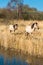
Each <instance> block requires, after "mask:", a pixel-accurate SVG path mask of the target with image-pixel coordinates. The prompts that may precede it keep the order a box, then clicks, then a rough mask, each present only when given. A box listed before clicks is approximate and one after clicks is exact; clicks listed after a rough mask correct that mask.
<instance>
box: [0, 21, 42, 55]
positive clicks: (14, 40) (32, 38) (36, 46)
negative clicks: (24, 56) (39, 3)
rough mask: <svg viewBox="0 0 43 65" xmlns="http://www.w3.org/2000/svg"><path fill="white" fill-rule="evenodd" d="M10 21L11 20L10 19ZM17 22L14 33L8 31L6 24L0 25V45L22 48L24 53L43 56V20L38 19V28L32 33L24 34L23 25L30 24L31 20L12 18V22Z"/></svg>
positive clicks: (6, 47)
mask: <svg viewBox="0 0 43 65" xmlns="http://www.w3.org/2000/svg"><path fill="white" fill-rule="evenodd" d="M11 22H12V21H11ZM11 22H10V23H9V24H15V23H18V25H19V27H18V30H16V31H15V32H14V33H10V32H9V29H8V25H6V24H5V25H4V24H1V25H0V46H2V47H3V46H4V47H5V49H8V48H11V49H17V50H22V51H24V52H25V53H26V52H28V54H30V55H35V56H36V55H38V56H40V55H41V56H43V22H42V21H41V22H40V21H38V24H39V27H40V30H36V31H35V32H33V34H31V35H28V37H27V36H26V35H25V26H26V25H30V24H31V23H32V22H33V21H24V20H22V21H20V20H19V21H17V20H14V21H13V23H11Z"/></svg>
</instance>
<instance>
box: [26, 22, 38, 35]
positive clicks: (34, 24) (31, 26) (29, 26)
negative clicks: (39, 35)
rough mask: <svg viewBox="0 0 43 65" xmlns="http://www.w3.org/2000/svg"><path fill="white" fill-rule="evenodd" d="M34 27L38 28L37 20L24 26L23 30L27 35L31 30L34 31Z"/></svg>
mask: <svg viewBox="0 0 43 65" xmlns="http://www.w3.org/2000/svg"><path fill="white" fill-rule="evenodd" d="M36 29H39V26H38V23H37V22H35V23H33V24H32V25H28V26H26V28H25V31H26V33H27V35H28V34H31V33H32V32H33V31H35V30H36Z"/></svg>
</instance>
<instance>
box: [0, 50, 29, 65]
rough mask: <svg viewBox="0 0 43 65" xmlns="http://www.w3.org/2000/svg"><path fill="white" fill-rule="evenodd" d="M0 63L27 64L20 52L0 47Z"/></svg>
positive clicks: (1, 64) (0, 64)
mask: <svg viewBox="0 0 43 65" xmlns="http://www.w3.org/2000/svg"><path fill="white" fill-rule="evenodd" d="M0 65H29V64H28V63H27V62H26V61H25V60H24V59H22V58H21V56H20V54H17V53H15V52H14V51H13V52H11V51H9V50H8V51H5V50H2V49H0Z"/></svg>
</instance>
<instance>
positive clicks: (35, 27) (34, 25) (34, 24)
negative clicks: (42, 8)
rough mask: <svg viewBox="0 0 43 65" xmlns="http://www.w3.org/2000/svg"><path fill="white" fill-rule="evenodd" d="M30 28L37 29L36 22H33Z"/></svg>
mask: <svg viewBox="0 0 43 65" xmlns="http://www.w3.org/2000/svg"><path fill="white" fill-rule="evenodd" d="M31 28H32V29H33V28H34V30H35V29H39V26H38V23H37V22H35V23H33V24H32V26H31Z"/></svg>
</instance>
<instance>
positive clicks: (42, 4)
mask: <svg viewBox="0 0 43 65" xmlns="http://www.w3.org/2000/svg"><path fill="white" fill-rule="evenodd" d="M8 1H9V0H0V8H3V7H4V8H5V7H6V6H7V3H8ZM24 4H28V5H29V6H30V7H32V8H37V9H38V11H43V0H24Z"/></svg>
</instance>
